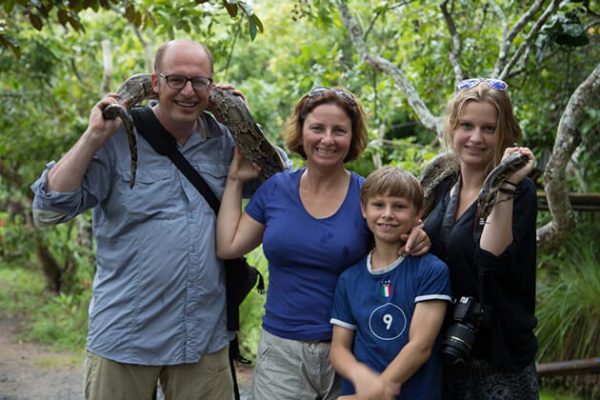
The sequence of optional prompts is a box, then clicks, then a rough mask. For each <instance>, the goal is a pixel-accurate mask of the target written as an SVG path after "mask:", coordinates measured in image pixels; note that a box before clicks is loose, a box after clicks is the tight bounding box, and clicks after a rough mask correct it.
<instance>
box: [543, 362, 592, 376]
mask: <svg viewBox="0 0 600 400" xmlns="http://www.w3.org/2000/svg"><path fill="white" fill-rule="evenodd" d="M537 372H538V375H539V376H544V377H545V376H557V375H573V374H592V373H599V372H600V357H596V358H588V359H585V360H571V361H559V362H551V363H541V364H538V365H537Z"/></svg>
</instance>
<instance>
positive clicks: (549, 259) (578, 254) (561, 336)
mask: <svg viewBox="0 0 600 400" xmlns="http://www.w3.org/2000/svg"><path fill="white" fill-rule="evenodd" d="M599 235H600V229H599V227H598V226H597V224H596V225H594V224H593V223H592V224H588V225H585V226H583V227H580V228H579V229H578V230H577V231H576V232H574V233H573V234H572V235H571V236H570V237H569V239H567V241H566V242H565V243H564V244H563V245H562V246H561V247H560V248H558V249H556V250H555V251H553V254H540V257H539V263H538V264H539V265H538V267H539V269H540V279H539V280H538V307H537V318H538V327H537V331H536V333H537V337H538V340H539V350H538V360H539V361H542V362H555V361H567V360H575V359H586V358H592V357H597V356H598V355H599V354H600V336H599V335H598V332H600V268H599V265H600V251H599V249H600V245H599V242H598V239H597V238H598V237H599ZM542 382H543V383H544V384H545V385H548V386H563V387H566V388H568V389H569V390H570V391H576V392H579V393H580V394H582V395H585V396H586V398H588V396H590V397H589V398H594V399H600V386H599V385H598V384H599V383H600V378H599V377H598V376H597V375H596V376H585V375H584V376H567V377H564V378H544V379H543V380H542Z"/></svg>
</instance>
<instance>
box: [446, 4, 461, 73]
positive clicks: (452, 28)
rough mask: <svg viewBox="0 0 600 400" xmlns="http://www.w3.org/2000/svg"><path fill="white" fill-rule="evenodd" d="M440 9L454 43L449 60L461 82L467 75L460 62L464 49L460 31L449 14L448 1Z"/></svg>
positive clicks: (449, 53)
mask: <svg viewBox="0 0 600 400" xmlns="http://www.w3.org/2000/svg"><path fill="white" fill-rule="evenodd" d="M440 9H441V10H442V15H443V16H444V20H445V21H446V26H447V27H448V32H450V39H451V41H452V50H450V51H449V52H448V59H449V60H450V64H451V65H452V68H453V69H454V75H455V76H456V80H457V81H461V80H463V79H465V74H464V73H463V71H462V68H461V67H460V62H459V60H458V58H459V56H460V52H461V51H462V47H461V42H460V37H459V36H458V31H457V30H456V25H455V24H454V19H453V18H452V15H451V14H450V12H448V0H444V1H443V2H442V4H440Z"/></svg>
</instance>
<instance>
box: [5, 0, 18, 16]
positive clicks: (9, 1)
mask: <svg viewBox="0 0 600 400" xmlns="http://www.w3.org/2000/svg"><path fill="white" fill-rule="evenodd" d="M15 4H16V1H15V0H6V1H5V2H4V11H6V13H7V14H10V12H11V11H12V9H13V8H14V6H15Z"/></svg>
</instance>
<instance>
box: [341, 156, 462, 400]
mask: <svg viewBox="0 0 600 400" xmlns="http://www.w3.org/2000/svg"><path fill="white" fill-rule="evenodd" d="M360 200H361V212H362V214H363V216H364V218H365V219H366V221H367V225H368V227H369V229H370V230H371V232H372V233H373V236H374V239H375V248H374V249H373V250H372V251H371V252H370V253H369V254H368V255H366V256H365V257H364V258H363V259H362V260H361V261H359V262H358V263H357V264H355V265H353V266H352V267H350V268H349V269H347V270H346V271H345V272H343V273H342V275H341V276H340V278H339V281H338V284H337V288H336V293H335V302H334V307H333V315H332V318H331V323H332V324H333V339H332V345H331V354H330V358H331V363H332V364H333V366H334V368H335V369H336V370H337V372H338V373H339V374H340V375H341V376H342V377H343V378H344V380H343V382H342V394H343V395H344V396H342V397H340V398H339V399H361V400H362V399H378V400H393V399H411V400H414V399H427V400H431V399H439V398H441V362H440V359H439V356H438V353H439V351H438V345H439V343H438V342H439V341H438V333H439V330H440V328H441V326H442V322H443V319H444V314H445V311H446V305H447V302H449V301H450V283H449V275H448V270H447V268H446V265H445V264H444V263H443V262H442V261H441V260H440V259H438V258H437V257H435V256H434V255H432V254H425V255H422V256H418V257H414V256H408V257H398V254H400V253H399V249H400V248H401V247H402V246H403V245H404V243H403V241H402V240H401V237H402V236H403V235H404V234H406V233H407V232H409V231H410V230H411V228H412V227H414V226H415V225H418V224H419V223H421V215H422V208H423V190H422V188H421V186H420V184H419V182H418V181H417V179H416V178H415V177H414V176H413V175H411V174H410V173H407V172H404V171H401V170H400V169H398V168H391V167H388V168H383V169H380V170H377V171H375V172H373V173H371V174H370V175H369V176H368V177H367V180H366V181H365V184H364V185H363V187H362V189H361V199H360Z"/></svg>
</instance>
